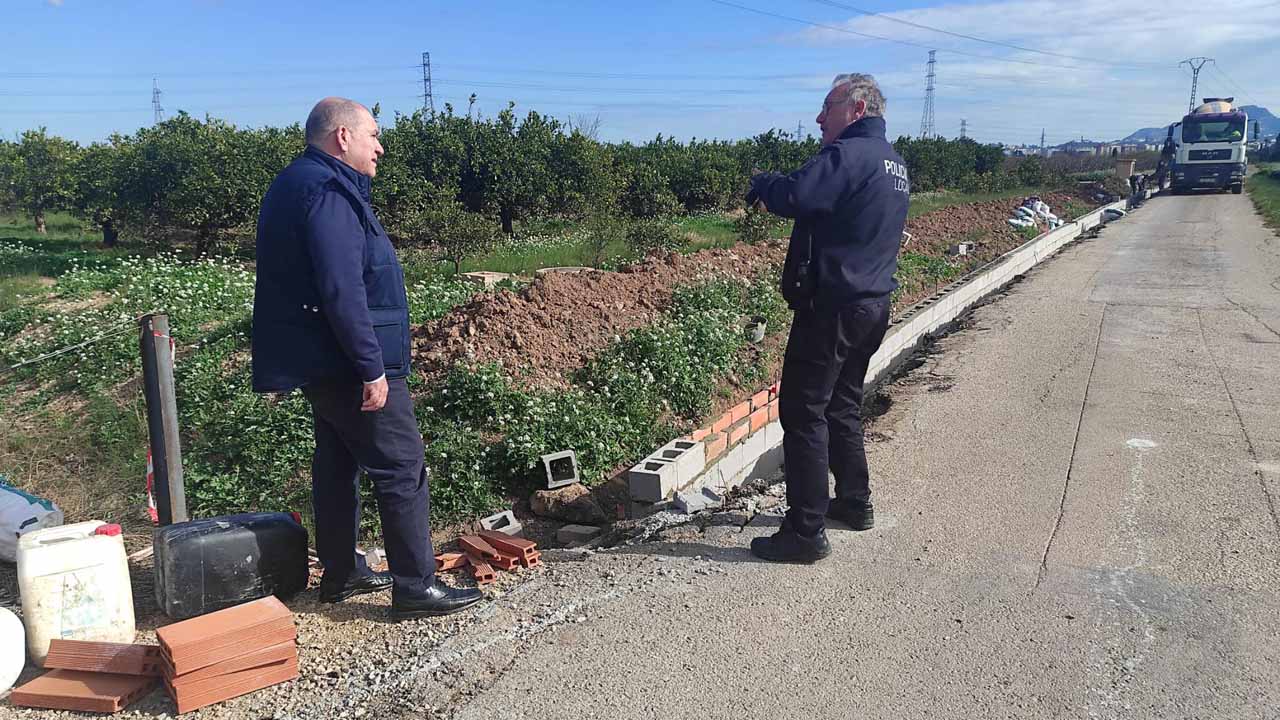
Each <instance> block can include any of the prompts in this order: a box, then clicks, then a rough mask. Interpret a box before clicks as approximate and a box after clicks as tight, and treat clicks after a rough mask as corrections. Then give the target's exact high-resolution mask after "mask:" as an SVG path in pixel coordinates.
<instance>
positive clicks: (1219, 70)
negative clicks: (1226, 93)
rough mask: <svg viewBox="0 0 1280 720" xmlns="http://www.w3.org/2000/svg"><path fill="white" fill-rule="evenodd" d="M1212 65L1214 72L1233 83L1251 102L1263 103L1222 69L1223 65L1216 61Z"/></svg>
mask: <svg viewBox="0 0 1280 720" xmlns="http://www.w3.org/2000/svg"><path fill="white" fill-rule="evenodd" d="M1212 67H1213V71H1214V72H1216V73H1218V74H1219V75H1221V76H1222V79H1223V80H1226V81H1227V83H1228V84H1230V85H1231V87H1234V88H1235V89H1237V90H1239V91H1240V94H1241V95H1243V96H1245V97H1246V98H1248V99H1249V102H1251V103H1253V104H1254V105H1259V106H1261V105H1262V103H1260V102H1258V99H1257V98H1255V97H1253V96H1252V95H1250V94H1249V92H1248V91H1247V90H1245V89H1244V88H1242V87H1240V84H1239V83H1237V82H1236V81H1235V80H1232V79H1231V77H1230V76H1229V75H1227V73H1226V71H1225V70H1223V69H1222V66H1221V65H1219V64H1218V63H1217V62H1216V61H1215V62H1214V63H1213V66H1212Z"/></svg>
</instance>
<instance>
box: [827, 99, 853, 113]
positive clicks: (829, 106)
mask: <svg viewBox="0 0 1280 720" xmlns="http://www.w3.org/2000/svg"><path fill="white" fill-rule="evenodd" d="M852 100H853V98H845V99H844V100H836V101H835V102H831V101H830V100H824V101H823V103H822V112H831V108H833V107H835V106H837V105H844V104H846V103H848V102H850V101H852Z"/></svg>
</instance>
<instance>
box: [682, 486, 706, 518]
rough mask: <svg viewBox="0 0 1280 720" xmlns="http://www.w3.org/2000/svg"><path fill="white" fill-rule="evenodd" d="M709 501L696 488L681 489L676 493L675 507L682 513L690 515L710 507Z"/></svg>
mask: <svg viewBox="0 0 1280 720" xmlns="http://www.w3.org/2000/svg"><path fill="white" fill-rule="evenodd" d="M710 505H711V501H710V500H709V499H708V498H707V496H706V495H703V494H702V493H701V492H699V491H697V490H681V491H680V492H678V493H676V507H677V508H679V510H680V511H681V512H683V513H686V514H688V515H692V514H694V513H696V512H702V511H703V510H706V509H707V508H708V507H710Z"/></svg>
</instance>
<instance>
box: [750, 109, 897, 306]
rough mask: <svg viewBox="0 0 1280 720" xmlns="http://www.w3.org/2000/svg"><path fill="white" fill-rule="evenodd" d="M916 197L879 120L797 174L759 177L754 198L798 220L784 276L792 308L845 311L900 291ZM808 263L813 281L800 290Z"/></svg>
mask: <svg viewBox="0 0 1280 720" xmlns="http://www.w3.org/2000/svg"><path fill="white" fill-rule="evenodd" d="M910 191H911V187H910V181H909V179H908V178H907V167H906V163H905V162H903V160H902V158H901V157H900V156H899V155H898V153H897V152H895V151H894V149H893V146H892V145H891V144H889V142H888V140H886V139H885V122H884V118H879V117H867V118H863V119H861V120H859V121H857V122H855V123H853V124H852V125H850V126H849V127H847V128H845V130H844V132H842V133H841V134H840V137H839V138H837V139H836V141H835V142H833V143H831V144H830V145H827V146H826V147H824V148H822V151H821V152H819V153H818V154H817V155H816V156H815V157H814V158H813V159H812V160H810V161H809V162H808V163H806V164H805V165H804V167H802V168H800V169H799V170H797V171H795V172H793V173H791V174H790V175H782V174H780V173H764V174H761V175H757V176H756V178H755V179H754V180H753V181H752V192H753V194H754V195H756V196H758V197H759V198H760V199H761V200H763V201H764V202H765V205H767V206H768V208H769V210H770V212H773V213H776V214H778V215H781V216H783V217H788V218H794V219H795V225H794V226H793V228H792V230H791V244H790V247H789V248H788V250H787V259H786V263H785V265H784V266H783V273H782V284H783V295H784V296H786V298H787V301H788V303H789V304H790V305H791V307H793V308H795V309H815V310H820V311H837V310H839V309H841V308H844V307H847V306H849V305H853V304H856V303H859V302H864V301H868V300H874V299H878V298H882V297H884V296H887V295H889V294H890V293H892V292H893V291H894V290H895V289H897V287H898V283H897V281H896V280H895V279H894V277H893V275H894V273H895V272H897V269H898V248H899V247H900V245H901V242H902V231H903V228H905V227H906V224H907V204H908V201H909V199H910ZM810 241H812V242H810ZM806 260H808V262H809V272H810V273H811V275H812V281H811V282H810V283H808V284H807V288H797V287H796V285H795V282H794V281H795V275H796V272H797V269H798V267H799V266H800V265H801V264H802V263H803V262H804V261H806Z"/></svg>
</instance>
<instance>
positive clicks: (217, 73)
mask: <svg viewBox="0 0 1280 720" xmlns="http://www.w3.org/2000/svg"><path fill="white" fill-rule="evenodd" d="M406 69H410V70H417V69H418V66H417V65H351V66H346V67H343V66H336V67H332V68H322V69H317V68H314V67H313V68H310V69H302V68H257V69H253V70H206V71H200V72H170V71H169V70H167V69H166V70H165V77H183V78H186V77H232V76H251V77H260V76H263V75H271V76H278V75H318V76H326V77H327V76H331V75H333V74H334V73H361V72H376V71H381V70H406ZM151 76H152V73H150V72H136V73H119V72H110V73H92V72H90V73H86V72H21V71H19V72H0V78H6V79H13V80H23V79H29V80H58V79H103V78H147V77H151Z"/></svg>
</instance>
